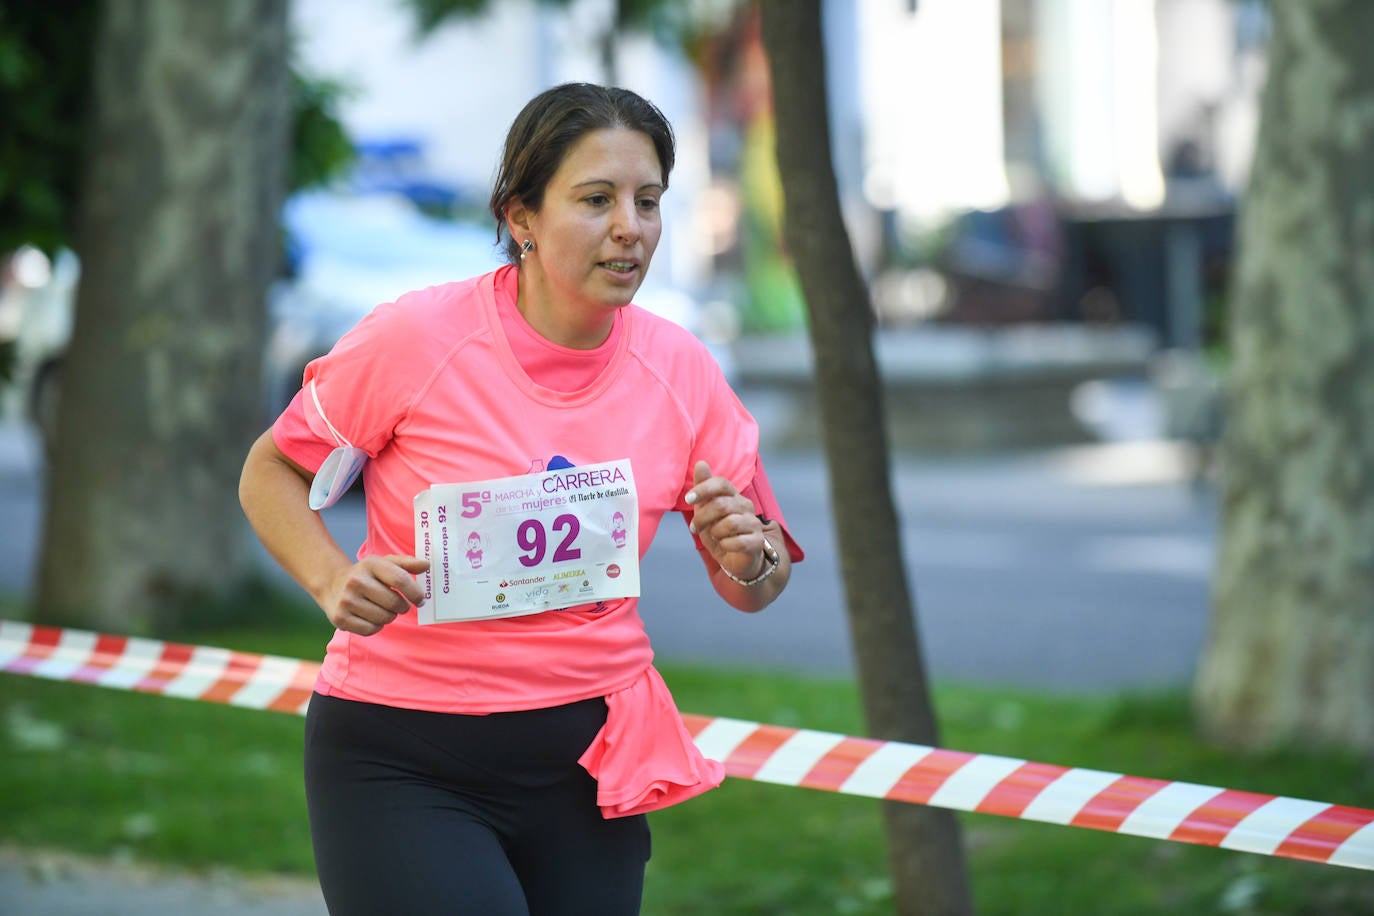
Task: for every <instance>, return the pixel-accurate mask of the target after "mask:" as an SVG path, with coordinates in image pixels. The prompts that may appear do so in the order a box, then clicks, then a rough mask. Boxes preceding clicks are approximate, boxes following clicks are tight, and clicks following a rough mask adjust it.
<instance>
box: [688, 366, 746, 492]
mask: <svg viewBox="0 0 1374 916" xmlns="http://www.w3.org/2000/svg"><path fill="white" fill-rule="evenodd" d="M705 360H706V362H708V363H709V365H708V366H704V367H703V368H701V369H700V370H699V372H700V373H701V374H700V376H699V377H698V378H697V379H696V384H695V385H691V386H689V390H690V391H691V393H692V395H694V397H692V400H691V401H690V402H689V404H688V411H689V413H690V415H691V417H692V420H693V433H694V438H693V448H692V453H691V454H690V455H689V456H688V461H687V466H686V473H685V475H684V477H683V480H682V482H681V487H680V489H679V491H678V500H679V501H678V505H677V507H676V508H677V509H678V510H679V511H682V510H685V509H687V508H688V506H687V503H686V502H685V501H684V500H685V498H686V496H687V491H688V490H690V489H691V488H692V485H693V479H692V472H693V469H694V468H695V467H696V464H697V462H698V461H705V462H706V463H707V464H708V465H710V467H711V473H713V474H716V475H719V476H721V477H724V478H726V479H727V480H729V481H730V482H731V483H733V484H735V486H736V487H738V488H740V489H743V488H744V487H746V486H748V485H749V483H750V482H751V481H752V480H753V479H754V469H755V468H756V467H757V466H758V454H759V426H758V423H757V422H755V420H754V418H753V416H752V415H751V414H750V413H749V411H748V410H747V409H746V408H745V406H744V404H743V403H741V402H740V399H739V396H738V395H736V394H735V392H734V390H733V389H731V387H730V385H729V383H728V382H727V381H726V380H725V376H724V375H723V374H722V373H721V371H720V368H719V366H717V365H716V363H715V360H714V359H712V358H711V357H710V355H709V354H705Z"/></svg>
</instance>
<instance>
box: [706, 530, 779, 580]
mask: <svg viewBox="0 0 1374 916" xmlns="http://www.w3.org/2000/svg"><path fill="white" fill-rule="evenodd" d="M781 562H782V560H781V558H779V557H778V551H777V548H775V547H774V546H773V545H772V543H771V542H770V541H769V540H768V538H766V537H765V538H764V539H763V569H761V570H759V574H758V575H757V576H755V577H754V578H752V579H741V578H740V577H739V576H737V575H735V574H734V573H732V572H730V570H728V569H726V568H725V567H724V566H722V567H721V568H720V571H721V572H723V573H725V575H726V576H728V577H729V578H730V579H731V581H733V582H738V583H739V584H740V585H743V586H744V587H745V588H753V587H754V586H755V585H758V584H759V583H760V582H762V581H763V580H764V579H767V578H768V577H769V576H771V575H773V573H775V572H777V571H778V566H779V565H780V564H781Z"/></svg>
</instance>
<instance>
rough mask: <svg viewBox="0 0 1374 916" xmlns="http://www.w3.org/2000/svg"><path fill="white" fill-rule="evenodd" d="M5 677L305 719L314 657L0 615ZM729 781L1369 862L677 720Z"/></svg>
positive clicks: (927, 762) (893, 752)
mask: <svg viewBox="0 0 1374 916" xmlns="http://www.w3.org/2000/svg"><path fill="white" fill-rule="evenodd" d="M0 671H6V672H10V673H13V674H23V675H30V676H33V677H42V678H49V679H52V680H58V681H70V682H75V683H82V684H94V685H98V686H101V687H115V688H119V689H122V690H136V691H139V692H142V693H155V694H161V695H164V696H175V697H183V698H185V699H191V700H205V701H209V702H214V703H227V704H229V705H232V706H243V707H247V708H251V709H271V710H276V711H278V712H292V713H298V714H299V713H304V712H305V708H306V705H307V704H308V703H309V701H310V693H311V688H312V687H313V685H314V683H315V676H316V674H317V673H318V672H319V665H318V664H317V663H314V662H306V661H300V660H298V659H291V658H283V657H281V656H273V655H256V654H253V653H248V652H235V651H232V650H228V649H215V648H208V647H205V646H189V645H183V644H180V643H170V642H162V641H159V640H152V639H139V638H128V637H122V636H107V635H102V634H98V633H90V632H86V631H82V630H70V629H59V628H54V627H38V626H31V625H29V624H24V623H16V622H12V621H3V620H0ZM683 718H684V719H685V720H686V722H687V727H688V729H689V730H690V731H691V733H692V735H693V738H694V739H695V741H696V744H697V746H698V747H699V748H700V749H701V751H702V753H703V754H705V755H706V756H707V757H711V758H714V759H716V760H720V761H722V762H723V763H724V764H725V771H726V773H727V774H728V775H730V776H733V777H736V778H740V779H752V780H755V781H757V782H770V783H777V784H780V785H788V786H801V787H805V788H811V789H822V790H825V791H830V792H840V793H843V794H846V795H863V796H868V797H871V798H883V799H890V800H893V801H903V802H914V803H917V804H923V805H932V806H935V807H939V808H952V809H955V810H959V811H977V812H979V813H983V814H999V815H1003V816H1006V817H1014V818H1020V819H1022V820H1033V821H1045V822H1047V823H1052V824H1064V825H1068V826H1073V827H1091V828H1093V829H1096V830H1106V831H1111V832H1114V833H1126V834H1133V835H1135V836H1144V837H1153V838H1155V839H1161V840H1172V841H1175V842H1182V843H1196V844H1201V845H1206V846H1220V847H1222V848H1224V849H1234V850H1241V851H1244V852H1254V853H1259V854H1261V855H1270V856H1284V857H1287V858H1293V859H1306V860H1309V861H1314V862H1325V863H1326V864H1328V865H1342V866H1346V867H1349V868H1361V869H1368V870H1374V810H1368V809H1365V808H1353V807H1350V806H1347V805H1332V804H1328V803H1326V802H1317V801H1308V800H1305V799H1301V798H1286V797H1284V796H1276V795H1262V794H1257V793H1254V792H1241V791H1237V790H1235V789H1223V788H1219V787H1216V786H1205V785H1196V784H1193V783H1186V782H1172V781H1169V780H1161V779H1147V778H1144V777H1140V776H1126V775H1123V774H1121V773H1108V772H1103V771H1100V770H1087V769H1082V768H1080V767H1063V766H1055V765H1053V764H1047V763H1033V762H1030V761H1026V760H1018V759H1016V758H1012V757H999V756H996V755H992V754H970V753H966V752H963V751H952V750H946V749H944V748H934V747H925V746H922V745H916V744H903V743H900V742H894V741H879V740H874V739H869V738H852V737H847V736H845V735H839V734H832V733H829V732H818V731H811V730H809V729H797V728H782V727H780V726H776V725H761V724H759V723H757V722H744V721H741V720H738V719H726V718H719V717H710V716H699V715H685V716H683Z"/></svg>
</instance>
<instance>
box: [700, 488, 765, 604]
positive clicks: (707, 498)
mask: <svg viewBox="0 0 1374 916" xmlns="http://www.w3.org/2000/svg"><path fill="white" fill-rule="evenodd" d="M692 479H693V481H694V484H693V486H692V489H691V490H689V491H687V503H688V505H690V506H691V507H692V521H691V529H692V532H693V533H694V534H696V536H697V537H699V538H701V543H702V544H704V545H705V546H706V549H707V550H709V551H710V552H711V556H712V557H714V558H715V560H716V562H717V563H719V564H720V566H721V568H722V569H724V570H726V571H728V572H730V573H731V574H733V575H735V576H737V577H738V578H740V579H752V578H753V577H755V576H757V575H758V574H759V573H760V572H762V571H763V566H764V557H763V522H762V521H760V520H759V517H758V515H757V514H756V510H755V508H754V503H753V501H752V500H750V499H749V497H747V496H742V495H740V492H739V490H737V489H736V488H735V485H734V484H732V483H731V482H730V481H729V480H726V479H725V478H724V477H717V476H714V475H713V474H712V473H711V466H710V465H708V464H707V463H706V462H705V461H698V462H697V463H696V467H695V468H693V471H692Z"/></svg>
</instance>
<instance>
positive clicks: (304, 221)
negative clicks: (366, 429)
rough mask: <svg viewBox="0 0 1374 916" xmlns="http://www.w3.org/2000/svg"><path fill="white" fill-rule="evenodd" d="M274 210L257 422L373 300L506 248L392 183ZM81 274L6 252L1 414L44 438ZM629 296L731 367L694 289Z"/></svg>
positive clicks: (305, 198) (474, 266)
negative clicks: (277, 271)
mask: <svg viewBox="0 0 1374 916" xmlns="http://www.w3.org/2000/svg"><path fill="white" fill-rule="evenodd" d="M282 220H283V225H284V228H285V230H286V233H287V236H288V239H289V242H288V246H287V247H288V258H287V261H288V268H289V270H288V272H287V275H286V276H284V277H282V278H281V279H280V280H278V281H277V282H276V283H274V284H273V286H272V287H271V289H270V290H269V292H268V298H267V313H268V334H267V339H266V341H265V342H264V352H263V356H264V359H263V420H264V423H267V422H270V421H271V420H272V419H274V418H275V417H276V415H277V414H278V413H279V412H280V411H281V410H282V408H284V407H285V406H286V405H287V404H288V403H290V400H291V398H292V397H293V396H294V395H295V393H296V391H297V390H299V388H300V385H301V377H302V374H303V372H304V370H305V366H306V364H307V363H308V362H310V361H311V360H312V359H314V358H316V357H318V356H322V355H323V354H325V353H327V352H328V351H329V350H330V348H332V347H333V346H334V344H335V342H336V341H338V339H339V338H340V337H342V336H343V334H344V333H345V332H346V331H348V329H349V328H351V327H353V325H355V324H357V322H358V321H359V320H361V319H362V318H363V316H365V315H366V314H367V313H368V312H370V311H371V310H372V309H373V308H375V307H376V306H377V305H378V304H379V303H382V302H388V301H391V300H394V299H395V298H396V297H397V296H399V295H401V294H402V293H405V292H406V291H408V290H413V289H419V288H423V287H425V286H431V285H435V284H439V283H447V282H449V281H452V280H461V279H464V278H467V277H471V276H475V275H478V274H481V273H484V272H486V271H489V270H492V269H493V268H495V267H497V266H498V265H500V264H501V263H502V262H503V257H504V255H503V253H502V251H501V250H500V249H499V248H498V247H497V244H496V234H495V229H494V227H493V226H491V225H490V224H485V225H480V226H479V225H476V224H473V223H468V222H459V221H454V220H449V219H440V218H436V217H434V216H430V215H428V214H427V213H426V212H424V210H423V209H422V207H421V205H420V204H419V203H417V202H416V201H414V200H412V199H411V198H410V197H409V196H407V195H404V194H400V193H383V192H378V193H366V194H356V193H344V194H335V193H329V192H306V193H302V194H298V195H296V196H294V197H292V198H291V199H290V200H289V201H288V202H287V204H286V206H285V207H284V208H283V212H282ZM16 258H18V260H16ZM79 273H80V269H79V264H78V261H77V258H76V256H75V255H74V254H72V253H71V252H70V251H63V252H62V253H61V254H59V255H58V256H57V258H56V259H55V260H54V261H53V262H49V261H48V259H47V258H46V257H45V256H44V255H43V254H42V253H41V252H38V251H36V250H33V249H27V250H25V252H24V253H23V254H22V256H19V253H16V256H12V257H11V258H10V259H8V261H7V269H6V272H5V274H4V277H5V283H4V286H3V288H2V289H0V330H2V329H4V328H6V327H10V328H12V333H13V334H14V339H15V342H16V366H15V380H14V382H15V383H14V384H13V385H10V386H7V390H6V392H5V393H6V395H7V397H6V399H5V402H6V415H7V416H8V417H15V416H22V417H24V418H27V419H29V420H32V421H33V422H35V423H36V424H37V425H38V427H39V429H40V430H41V431H42V433H43V435H44V437H45V440H47V441H49V442H50V441H51V438H50V437H51V434H52V430H53V422H52V421H53V419H54V417H55V414H54V407H55V404H56V397H57V388H58V375H59V371H60V368H61V364H62V357H63V354H64V352H65V350H66V346H67V342H68V340H69V339H70V337H71V330H72V319H73V312H74V305H75V299H74V296H75V291H76V283H77V279H78V274H79ZM635 301H636V303H638V304H639V305H641V306H643V307H644V308H646V309H648V310H650V311H652V312H654V313H656V314H659V315H661V316H663V317H664V318H667V319H669V320H670V321H673V322H676V323H677V324H680V325H682V326H683V327H685V328H687V329H688V330H690V331H692V332H693V333H695V334H697V335H698V336H699V337H703V338H704V339H706V342H707V345H708V347H710V348H711V350H712V352H713V353H714V354H715V355H716V358H717V360H718V361H719V362H720V363H721V365H722V367H723V368H724V369H725V370H726V372H727V375H728V374H729V353H728V349H727V346H726V342H725V341H722V340H717V339H716V337H717V336H719V335H713V334H707V333H704V332H703V328H704V325H705V324H706V322H705V321H704V314H705V313H704V311H703V309H702V307H701V305H700V303H699V302H698V301H697V300H696V299H695V298H693V297H692V296H690V295H688V294H687V293H685V292H683V291H681V290H678V289H675V288H672V287H671V286H668V285H665V284H663V283H662V282H661V281H655V280H652V279H651V280H650V281H649V282H648V283H646V284H645V286H644V287H643V288H642V289H641V290H640V293H639V294H638V295H637V296H636V297H635ZM711 324H712V327H713V328H714V326H715V325H717V324H719V322H711Z"/></svg>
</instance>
